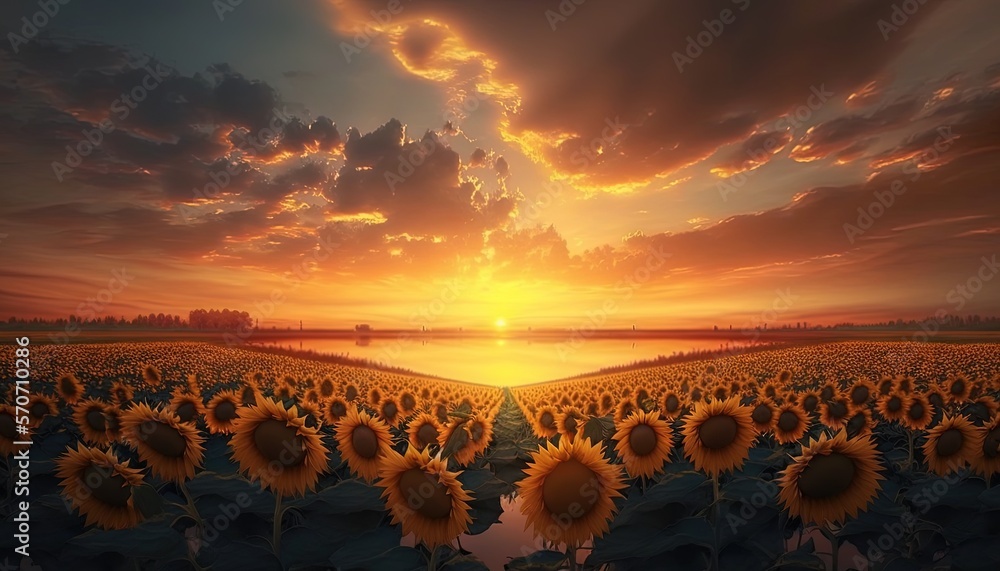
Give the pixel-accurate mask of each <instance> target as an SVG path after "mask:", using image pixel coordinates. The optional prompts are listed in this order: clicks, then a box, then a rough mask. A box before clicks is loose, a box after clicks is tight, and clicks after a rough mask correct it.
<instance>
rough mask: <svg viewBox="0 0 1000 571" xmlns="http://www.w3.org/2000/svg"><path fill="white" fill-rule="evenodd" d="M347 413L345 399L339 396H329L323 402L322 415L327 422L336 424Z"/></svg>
mask: <svg viewBox="0 0 1000 571" xmlns="http://www.w3.org/2000/svg"><path fill="white" fill-rule="evenodd" d="M346 415H347V401H345V400H344V399H342V398H340V397H331V398H330V400H328V401H326V403H324V404H323V417H324V418H325V419H326V422H327V424H337V423H338V422H340V419H342V418H344V417H345V416H346Z"/></svg>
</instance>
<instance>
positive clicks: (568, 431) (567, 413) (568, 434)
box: [556, 406, 587, 438]
mask: <svg viewBox="0 0 1000 571" xmlns="http://www.w3.org/2000/svg"><path fill="white" fill-rule="evenodd" d="M586 423H587V417H586V416H585V415H584V414H583V412H582V411H581V410H580V409H578V408H576V407H575V406H570V407H566V408H565V409H563V411H562V412H560V413H559V414H557V415H556V426H557V427H558V428H559V434H561V435H562V438H576V435H577V434H579V433H580V431H582V430H583V425H584V424H586Z"/></svg>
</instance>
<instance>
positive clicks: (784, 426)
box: [778, 410, 800, 432]
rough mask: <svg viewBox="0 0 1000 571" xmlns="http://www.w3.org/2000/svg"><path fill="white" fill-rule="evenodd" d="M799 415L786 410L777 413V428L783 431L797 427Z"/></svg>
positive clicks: (789, 430)
mask: <svg viewBox="0 0 1000 571" xmlns="http://www.w3.org/2000/svg"><path fill="white" fill-rule="evenodd" d="M799 424H800V422H799V416H798V415H797V414H795V413H794V412H792V411H789V410H786V411H785V412H783V413H781V414H780V415H778V428H780V429H781V430H783V431H784V432H791V431H793V430H795V429H796V428H798V427H799Z"/></svg>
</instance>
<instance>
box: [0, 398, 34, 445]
mask: <svg viewBox="0 0 1000 571" xmlns="http://www.w3.org/2000/svg"><path fill="white" fill-rule="evenodd" d="M17 417H18V412H17V409H16V408H14V407H12V406H10V405H9V404H0V456H10V455H11V454H14V453H15V452H17V451H19V450H21V449H23V448H28V447H29V446H30V444H15V442H30V440H29V439H30V438H31V435H30V434H19V433H18V429H17V426H18V423H17Z"/></svg>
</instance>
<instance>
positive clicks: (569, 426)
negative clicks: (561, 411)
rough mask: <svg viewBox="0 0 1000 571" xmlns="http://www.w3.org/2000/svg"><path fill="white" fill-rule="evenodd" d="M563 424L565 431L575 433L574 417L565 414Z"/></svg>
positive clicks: (575, 423)
mask: <svg viewBox="0 0 1000 571" xmlns="http://www.w3.org/2000/svg"><path fill="white" fill-rule="evenodd" d="M563 426H565V427H566V432H568V433H570V434H576V426H577V422H576V417H575V416H566V419H565V420H564V421H563Z"/></svg>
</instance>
